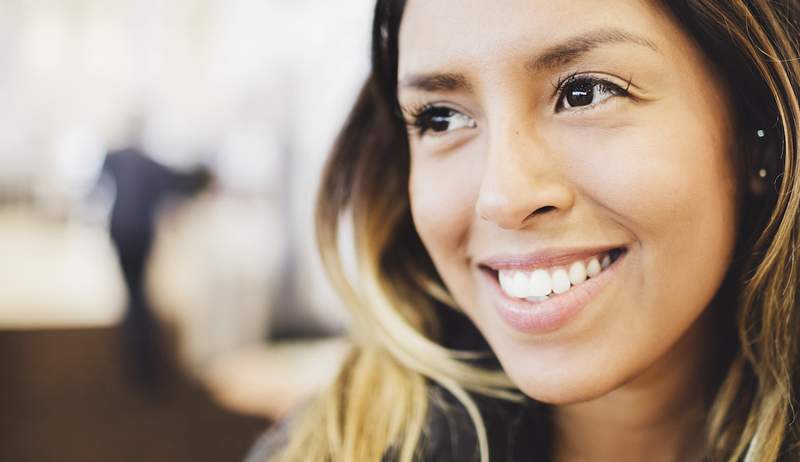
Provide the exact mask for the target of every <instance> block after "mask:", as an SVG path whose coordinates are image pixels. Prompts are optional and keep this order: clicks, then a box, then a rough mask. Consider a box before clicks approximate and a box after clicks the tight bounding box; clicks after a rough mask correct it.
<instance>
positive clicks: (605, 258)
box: [498, 249, 622, 302]
mask: <svg viewBox="0 0 800 462" xmlns="http://www.w3.org/2000/svg"><path fill="white" fill-rule="evenodd" d="M620 255H622V250H621V249H613V250H610V251H608V252H604V253H603V254H600V255H595V256H592V257H590V258H587V259H580V260H576V261H573V262H572V263H569V264H567V265H563V266H556V267H551V268H539V269H535V270H531V271H525V270H518V269H501V270H499V271H498V279H499V281H500V288H502V289H503V292H505V293H506V295H508V296H510V297H515V298H524V299H526V300H528V301H532V302H538V301H542V300H546V299H547V298H549V297H550V296H551V295H556V294H563V293H564V292H567V291H568V290H570V289H571V288H573V287H576V286H579V285H580V284H583V283H584V282H585V281H586V280H587V279H589V278H594V277H597V276H598V275H599V274H600V273H601V272H603V271H604V270H605V269H607V268H608V267H609V266H610V265H611V263H613V262H615V261H616V260H617V258H619V257H620Z"/></svg>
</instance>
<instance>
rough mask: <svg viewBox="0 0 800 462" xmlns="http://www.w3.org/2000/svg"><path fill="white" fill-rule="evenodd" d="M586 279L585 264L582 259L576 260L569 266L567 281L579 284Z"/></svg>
mask: <svg viewBox="0 0 800 462" xmlns="http://www.w3.org/2000/svg"><path fill="white" fill-rule="evenodd" d="M585 280H586V265H584V264H583V262H582V261H576V262H575V263H573V264H572V265H570V267H569V282H571V283H572V285H573V286H574V285H577V284H580V283H581V282H583V281H585Z"/></svg>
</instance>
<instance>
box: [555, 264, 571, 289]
mask: <svg viewBox="0 0 800 462" xmlns="http://www.w3.org/2000/svg"><path fill="white" fill-rule="evenodd" d="M551 282H552V284H553V292H555V293H557V294H563V293H564V292H566V291H568V290H569V288H570V286H571V283H570V281H569V275H568V274H567V270H565V269H563V268H559V269H557V270H555V271H554V272H553V276H552V281H551Z"/></svg>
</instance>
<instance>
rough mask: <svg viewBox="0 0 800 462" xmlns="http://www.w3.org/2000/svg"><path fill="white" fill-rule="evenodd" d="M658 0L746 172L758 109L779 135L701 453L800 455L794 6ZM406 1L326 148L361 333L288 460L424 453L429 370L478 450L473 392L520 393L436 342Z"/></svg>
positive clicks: (447, 299) (335, 224)
mask: <svg viewBox="0 0 800 462" xmlns="http://www.w3.org/2000/svg"><path fill="white" fill-rule="evenodd" d="M664 6H665V7H666V9H667V11H669V12H671V14H673V15H674V16H675V18H676V19H677V20H678V21H679V22H680V23H681V24H682V25H683V26H684V28H685V29H686V31H687V33H689V34H690V35H692V36H693V37H694V38H695V40H696V41H697V43H698V44H699V46H700V48H701V49H703V50H704V51H705V53H706V54H707V56H708V58H709V60H710V61H712V62H713V63H714V64H715V65H716V66H717V67H718V68H719V69H720V71H721V74H722V75H723V76H725V77H726V78H727V79H728V80H729V82H728V83H729V84H730V85H729V86H730V87H732V88H734V90H733V92H735V93H736V94H735V95H732V96H734V99H735V100H736V101H737V102H738V103H739V104H738V108H737V109H738V116H739V117H738V118H739V123H740V129H741V130H742V133H743V134H744V135H743V136H742V140H741V142H740V148H741V149H740V150H741V151H742V152H741V153H740V154H741V156H740V158H739V159H737V165H739V167H740V176H741V177H742V178H744V176H745V174H744V173H742V171H743V168H744V167H743V166H745V165H749V162H748V161H745V160H743V159H744V158H745V157H748V156H753V155H755V154H754V153H753V149H752V146H750V145H749V144H748V142H747V139H748V138H747V137H748V136H750V135H751V132H752V135H754V134H755V129H756V128H758V127H755V126H752V127H751V125H752V124H753V123H761V122H764V123H767V124H768V125H769V128H772V129H773V130H774V133H775V136H776V137H777V139H778V140H779V141H780V142H778V143H776V145H775V146H774V152H772V153H771V155H772V162H773V163H774V164H775V175H776V178H775V184H774V186H775V187H774V188H768V191H767V194H766V197H764V198H761V199H760V200H757V199H753V198H748V197H744V196H743V197H742V198H741V202H742V204H741V207H742V216H743V217H744V218H743V222H742V224H741V226H740V233H739V242H738V247H737V259H736V262H735V264H734V267H733V268H732V270H731V273H730V282H729V283H728V284H725V285H723V288H722V289H720V290H721V292H723V291H724V293H723V294H722V295H724V297H722V298H723V299H724V300H731V301H732V303H735V304H736V310H735V311H734V312H735V313H736V316H737V318H736V319H733V318H731V328H730V334H731V335H730V338H731V341H730V342H729V344H728V345H727V348H728V350H727V357H726V359H725V361H724V364H723V366H724V370H723V371H721V374H720V375H721V376H720V379H719V381H718V382H717V383H716V384H715V385H718V387H717V388H715V389H714V390H712V392H711V404H710V407H709V414H708V419H707V421H708V430H707V435H706V443H707V456H708V457H709V458H710V460H714V461H738V460H742V459H743V460H745V461H747V462H749V461H753V462H755V461H758V462H762V461H778V460H800V421H798V420H797V419H796V416H795V402H796V396H797V391H795V388H796V387H797V386H798V385H800V377H798V375H800V369H798V366H797V364H798V360H800V351H799V350H798V348H799V347H800V344H799V343H798V333H800V320H798V308H800V307H798V300H799V299H798V293H797V289H798V278H799V277H800V267H798V261H797V259H798V255H797V253H798V249H800V236H798V232H800V227H799V226H798V225H800V223H798V218H800V182H799V181H798V174H799V173H800V167H799V166H798V132H799V131H800V100H798V95H799V94H800V91H798V82H800V61H799V60H798V59H800V58H799V57H798V49H799V46H798V37H800V31H798V20H799V19H800V11H799V10H800V5H798V2H797V1H780V2H779V1H769V0H752V1H745V0H718V1H709V0H684V1H666V2H664ZM403 8H404V2H403V1H399V0H395V1H392V0H379V1H378V2H377V6H376V10H375V22H374V26H373V68H372V73H371V75H370V77H369V78H368V81H367V82H366V84H365V86H364V88H363V90H362V92H361V94H360V96H359V98H358V101H357V102H356V104H355V107H354V109H353V111H352V113H351V116H350V118H349V120H348V121H347V123H346V125H345V127H344V129H343V131H342V133H341V134H340V137H339V139H338V141H337V144H336V146H335V148H334V150H333V153H332V155H331V157H330V159H329V162H328V166H327V169H326V172H325V174H324V177H323V182H322V186H321V189H320V194H319V200H318V207H317V238H318V244H319V247H320V250H321V253H322V258H323V262H324V264H325V267H326V269H327V271H328V273H329V275H330V277H331V279H332V281H333V283H334V285H335V286H336V287H337V289H338V291H339V293H340V294H341V296H342V297H343V298H344V300H345V302H346V303H347V305H348V306H349V307H350V309H351V311H352V315H353V322H354V326H353V337H354V344H355V346H354V348H353V350H352V352H351V353H350V355H349V357H348V359H347V360H346V361H345V363H344V366H343V367H342V369H341V372H340V373H339V375H338V378H337V379H336V381H335V383H333V385H332V386H331V387H330V388H329V389H327V390H326V391H325V392H324V393H323V394H321V395H320V396H319V397H318V398H317V399H316V400H315V401H314V402H313V403H311V404H310V405H309V406H307V407H306V408H305V409H304V411H303V413H302V415H301V416H300V417H299V418H298V419H295V425H293V426H292V428H291V438H290V441H289V444H288V445H287V446H286V447H285V448H284V450H283V451H282V452H281V454H280V455H279V457H278V458H277V459H278V460H280V461H282V462H295V461H297V462H299V461H304V462H305V461H346V462H350V461H357V462H362V461H375V460H380V459H381V458H382V457H383V456H384V455H385V454H387V451H390V450H392V451H394V453H396V454H397V455H398V458H399V459H398V460H400V461H403V462H409V461H412V460H415V459H417V458H419V456H420V452H419V450H420V448H421V447H424V442H425V441H424V439H425V419H426V415H427V413H428V409H429V397H428V381H434V382H436V383H438V384H439V385H441V386H442V387H444V388H445V389H447V390H448V391H449V392H450V393H452V394H453V395H454V396H455V397H456V398H457V399H458V400H459V401H460V402H461V403H462V404H463V406H464V407H465V409H466V410H467V412H468V414H469V416H470V418H471V419H472V421H473V423H474V426H475V428H476V432H477V436H478V443H479V447H480V455H481V460H483V461H484V462H485V461H488V460H489V448H488V443H487V438H486V429H485V428H484V425H483V420H482V418H481V413H480V411H479V409H478V407H477V405H476V404H475V401H474V400H473V399H472V397H471V396H472V395H471V394H474V393H477V394H480V395H487V396H491V397H496V398H501V399H505V400H520V399H522V396H521V395H520V394H519V393H518V392H517V391H516V389H515V387H514V386H513V384H512V383H511V382H510V380H509V379H508V378H507V377H506V376H505V375H504V374H503V373H502V371H499V370H487V369H484V368H481V367H478V366H476V365H474V363H473V362H471V361H469V360H470V359H474V358H476V357H477V356H479V355H480V354H481V353H480V352H463V351H452V350H448V349H446V348H444V347H442V346H441V345H440V344H439V343H437V340H438V339H440V336H441V327H442V326H440V325H439V324H438V319H437V316H436V311H435V308H436V306H437V305H439V306H443V305H446V306H449V307H451V308H452V309H456V310H457V309H458V308H457V306H456V304H455V303H454V301H453V300H452V298H451V296H450V295H449V293H448V291H447V289H446V288H445V286H444V284H443V283H442V281H441V279H440V278H439V277H438V275H437V273H436V270H435V268H434V266H433V264H432V262H431V261H430V259H429V257H428V255H427V253H426V252H425V249H424V247H423V245H422V243H421V242H420V240H419V237H418V236H417V234H416V232H415V230H414V225H413V221H412V219H411V214H410V208H409V199H408V191H407V180H408V170H409V164H408V163H409V159H408V146H407V144H406V143H407V141H406V133H405V131H404V130H405V129H404V126H403V124H402V123H401V121H400V118H399V115H398V110H397V102H396V94H395V91H396V88H395V86H396V82H397V75H396V72H397V35H398V31H399V24H400V19H401V17H402V11H403ZM742 66H744V67H742ZM742 85H743V86H745V87H744V88H740V87H739V86H742ZM751 128H752V130H750V129H751ZM748 130H750V131H748ZM765 212H766V213H765ZM344 218H347V219H350V220H352V225H353V229H354V234H355V242H356V249H357V255H358V274H359V278H358V280H356V281H349V280H348V278H347V277H346V274H345V271H344V270H343V268H342V263H341V259H340V257H339V255H338V253H337V249H338V248H339V239H340V232H339V230H340V225H341V222H342V220H343V219H344ZM734 323H736V325H737V326H738V327H735V326H734Z"/></svg>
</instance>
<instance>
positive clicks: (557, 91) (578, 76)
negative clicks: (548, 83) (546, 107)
mask: <svg viewBox="0 0 800 462" xmlns="http://www.w3.org/2000/svg"><path fill="white" fill-rule="evenodd" d="M575 82H586V83H588V84H591V85H592V86H594V85H602V86H603V87H605V88H606V89H608V90H610V91H611V92H612V93H614V94H615V95H617V96H626V97H627V96H631V94H630V91H629V90H630V88H631V84H632V82H633V79H632V78H629V79H628V80H627V81H626V84H625V88H622V87H621V86H619V85H617V84H615V83H613V82H611V81H609V80H606V79H601V78H599V77H595V76H591V75H584V74H583V73H581V72H572V73H571V74H568V75H566V76H563V77H560V78H559V79H558V81H557V82H556V83H555V84H553V97H556V111H559V110H560V109H559V108H558V106H559V105H560V104H561V101H563V100H564V96H565V95H564V90H565V89H566V87H567V86H568V85H570V84H572V83H575Z"/></svg>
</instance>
